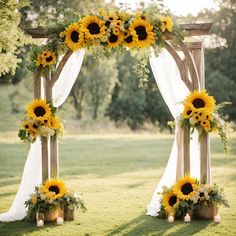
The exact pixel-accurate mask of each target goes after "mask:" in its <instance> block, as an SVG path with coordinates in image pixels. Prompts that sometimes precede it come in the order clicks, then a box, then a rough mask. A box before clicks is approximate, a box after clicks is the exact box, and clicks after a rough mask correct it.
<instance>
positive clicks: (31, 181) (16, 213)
mask: <svg viewBox="0 0 236 236" xmlns="http://www.w3.org/2000/svg"><path fill="white" fill-rule="evenodd" d="M84 53H85V50H84V49H81V50H79V51H77V52H74V53H73V54H72V55H71V57H70V58H69V60H68V61H67V63H66V65H65V66H64V68H63V70H62V72H61V75H60V77H59V79H58V81H57V82H56V83H55V85H54V89H53V105H54V106H55V107H59V106H61V105H62V104H63V103H64V102H65V100H66V98H67V97H68V95H69V93H70V91H71V89H72V87H73V84H74V83H75V81H76V78H77V76H78V74H79V72H80V69H81V65H82V62H83V58H84ZM41 166H42V163H41V141H40V139H37V141H36V142H35V143H34V144H31V146H30V150H29V153H28V157H27V160H26V162H25V166H24V172H23V175H22V179H21V183H20V186H19V189H18V192H17V194H16V197H15V200H14V201H13V203H12V205H11V207H10V209H9V211H8V212H6V213H3V214H0V221H2V222H7V221H16V220H22V219H24V217H25V215H26V208H25V206H24V202H25V201H26V200H27V199H28V198H29V195H30V194H31V193H32V192H33V191H34V187H35V186H37V185H39V184H41V182H42V171H41V170H42V168H41Z"/></svg>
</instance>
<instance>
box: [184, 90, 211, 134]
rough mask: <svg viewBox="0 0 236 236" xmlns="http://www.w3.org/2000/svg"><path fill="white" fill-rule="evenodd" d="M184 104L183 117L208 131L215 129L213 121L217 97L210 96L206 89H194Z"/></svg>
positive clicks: (192, 124) (191, 123)
mask: <svg viewBox="0 0 236 236" xmlns="http://www.w3.org/2000/svg"><path fill="white" fill-rule="evenodd" d="M183 104H184V111H183V112H182V117H183V118H184V119H186V120H187V121H188V122H189V124H190V125H191V126H193V127H196V128H201V129H203V130H205V131H206V132H211V131H213V130H215V128H214V122H213V117H214V112H215V99H214V97H212V96H209V95H208V93H207V92H206V90H202V91H194V92H193V93H191V94H189V95H188V96H187V98H186V99H185V100H184V103H183Z"/></svg>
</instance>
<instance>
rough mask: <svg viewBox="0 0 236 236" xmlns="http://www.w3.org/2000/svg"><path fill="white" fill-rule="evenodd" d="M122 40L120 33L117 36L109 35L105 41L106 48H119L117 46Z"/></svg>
mask: <svg viewBox="0 0 236 236" xmlns="http://www.w3.org/2000/svg"><path fill="white" fill-rule="evenodd" d="M123 39H124V36H123V34H122V33H120V34H118V35H116V34H114V33H111V34H110V36H109V37H108V40H107V43H108V47H110V48H114V47H117V46H119V44H120V43H121V42H122V41H123Z"/></svg>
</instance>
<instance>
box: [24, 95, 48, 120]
mask: <svg viewBox="0 0 236 236" xmlns="http://www.w3.org/2000/svg"><path fill="white" fill-rule="evenodd" d="M51 114H52V112H51V108H50V107H49V105H48V104H47V101H46V100H44V99H41V98H40V99H35V100H34V101H33V102H31V103H30V104H29V105H28V106H27V111H26V115H27V116H28V117H31V118H32V119H34V120H37V119H39V118H40V119H42V118H46V117H49V116H51Z"/></svg>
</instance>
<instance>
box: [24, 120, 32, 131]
mask: <svg viewBox="0 0 236 236" xmlns="http://www.w3.org/2000/svg"><path fill="white" fill-rule="evenodd" d="M30 126H31V123H30V122H29V121H26V120H25V121H23V122H22V128H23V129H25V130H29V129H30Z"/></svg>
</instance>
